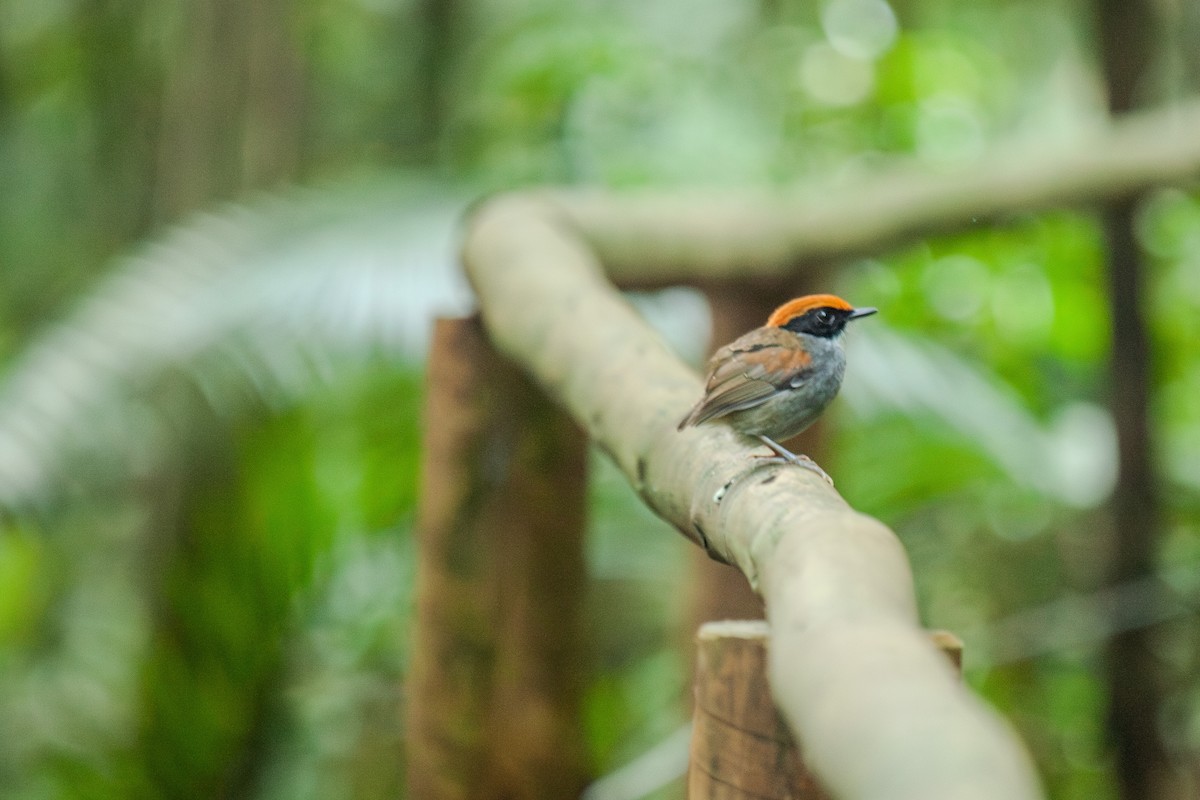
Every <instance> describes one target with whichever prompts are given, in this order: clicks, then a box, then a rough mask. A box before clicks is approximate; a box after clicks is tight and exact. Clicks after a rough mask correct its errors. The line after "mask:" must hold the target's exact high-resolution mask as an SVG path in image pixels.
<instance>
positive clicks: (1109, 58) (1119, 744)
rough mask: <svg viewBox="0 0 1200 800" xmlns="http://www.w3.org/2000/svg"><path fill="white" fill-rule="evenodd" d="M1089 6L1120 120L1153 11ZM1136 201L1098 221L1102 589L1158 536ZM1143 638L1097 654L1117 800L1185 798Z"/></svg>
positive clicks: (1144, 572)
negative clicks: (1108, 521) (1102, 261)
mask: <svg viewBox="0 0 1200 800" xmlns="http://www.w3.org/2000/svg"><path fill="white" fill-rule="evenodd" d="M1097 10H1098V14H1099V24H1100V31H1099V32H1100V42H1101V52H1102V58H1103V69H1104V77H1105V81H1106V83H1107V87H1108V103H1109V110H1110V112H1112V113H1113V114H1123V113H1126V112H1128V111H1130V110H1132V109H1133V108H1135V107H1136V106H1138V105H1139V104H1140V102H1141V101H1142V100H1143V99H1144V98H1145V96H1146V94H1147V91H1148V87H1147V82H1148V80H1149V75H1150V73H1151V67H1152V61H1153V56H1154V53H1155V42H1156V41H1157V40H1158V34H1159V33H1160V31H1158V30H1157V27H1156V21H1157V20H1156V9H1155V7H1154V4H1153V3H1151V2H1148V0H1101V1H1100V2H1099V3H1098V5H1097ZM1138 201H1139V198H1138V197H1137V196H1127V197H1123V198H1119V199H1117V200H1114V201H1113V202H1111V203H1109V204H1108V205H1107V206H1106V207H1105V209H1104V215H1103V221H1104V232H1105V238H1106V240H1107V246H1108V284H1109V285H1108V292H1109V304H1110V314H1111V317H1112V356H1111V359H1110V370H1111V379H1110V383H1111V387H1112V388H1111V391H1112V407H1113V418H1114V420H1115V423H1116V428H1117V446H1118V478H1119V481H1118V484H1117V488H1116V490H1115V492H1114V495H1113V499H1112V514H1113V521H1114V526H1113V527H1114V536H1115V541H1114V542H1113V545H1114V546H1113V557H1112V558H1113V561H1112V566H1111V568H1110V570H1109V576H1108V580H1109V582H1110V584H1112V585H1119V584H1125V583H1129V582H1132V581H1137V580H1144V579H1146V578H1148V577H1151V576H1153V575H1154V574H1155V562H1156V555H1157V551H1158V543H1159V539H1160V537H1161V532H1160V527H1161V519H1162V512H1161V506H1160V500H1159V493H1158V486H1157V480H1156V476H1155V474H1154V466H1153V463H1154V457H1153V439H1152V433H1151V425H1150V390H1151V381H1152V380H1153V375H1152V369H1151V359H1152V353H1151V348H1150V340H1149V334H1148V332H1147V329H1146V309H1145V303H1146V301H1147V298H1146V291H1145V264H1144V261H1143V258H1142V253H1141V250H1140V248H1139V246H1138V241H1137V235H1136V228H1135V222H1136V219H1135V218H1136V213H1137V209H1138V205H1139V202H1138ZM1118 613H1121V612H1120V611H1118ZM1153 633H1154V632H1153V630H1151V629H1146V628H1142V629H1138V630H1131V631H1124V632H1122V633H1118V634H1117V635H1116V636H1115V637H1113V639H1112V640H1110V642H1109V645H1108V651H1107V653H1106V665H1107V682H1108V696H1109V709H1108V730H1109V736H1110V739H1111V741H1112V744H1113V747H1114V748H1115V757H1116V772H1117V780H1118V784H1119V787H1120V796H1121V797H1122V798H1125V799H1126V800H1155V799H1157V798H1163V799H1164V800H1165V799H1166V798H1182V797H1184V796H1185V793H1186V789H1185V787H1184V786H1183V785H1182V783H1181V782H1180V777H1181V776H1179V775H1178V774H1177V773H1175V772H1174V770H1173V768H1172V764H1171V758H1170V755H1169V752H1168V749H1167V745H1166V743H1165V742H1164V739H1163V734H1162V730H1161V727H1160V725H1159V724H1158V718H1159V710H1160V708H1161V707H1162V699H1163V689H1162V685H1161V684H1162V671H1161V669H1160V665H1159V664H1158V659H1157V657H1156V655H1155V653H1154V651H1153V649H1152V637H1153Z"/></svg>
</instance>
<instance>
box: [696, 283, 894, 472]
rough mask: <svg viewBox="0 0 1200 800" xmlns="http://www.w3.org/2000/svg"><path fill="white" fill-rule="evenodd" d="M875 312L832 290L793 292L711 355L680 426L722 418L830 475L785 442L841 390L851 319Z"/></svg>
mask: <svg viewBox="0 0 1200 800" xmlns="http://www.w3.org/2000/svg"><path fill="white" fill-rule="evenodd" d="M874 313H875V309H874V308H854V307H853V306H851V305H850V304H849V303H847V302H846V301H845V300H843V299H842V298H840V297H837V296H836V295H832V294H810V295H807V296H805V297H798V298H796V299H795V300H790V301H788V302H786V303H784V304H783V305H781V306H780V307H779V308H777V309H775V311H774V312H772V314H771V316H770V317H769V318H768V319H767V324H766V325H764V326H763V327H761V328H755V329H754V330H752V331H750V332H749V333H747V334H745V335H743V336H741V337H739V338H738V339H736V340H734V341H733V342H732V343H730V344H727V345H725V346H724V347H722V348H721V349H720V350H718V351H717V352H716V353H714V354H713V356H712V358H711V359H710V360H709V362H708V374H707V377H706V379H705V385H704V396H703V397H701V398H700V402H698V403H696V405H695V407H694V408H692V410H691V411H690V412H689V413H688V415H687V416H686V417H684V418H683V420H682V421H681V422H680V423H679V430H683V429H684V428H686V427H688V426H690V425H700V424H702V423H705V422H708V421H709V420H714V419H724V420H725V421H726V422H728V423H729V425H730V426H731V427H732V428H733V429H734V430H735V431H738V432H739V433H743V434H746V435H748V436H756V437H758V438H759V439H761V440H762V442H763V443H764V444H765V445H766V446H767V447H769V448H771V450H773V451H774V452H775V453H776V457H775V458H774V460H777V461H781V462H787V463H791V464H797V465H799V466H802V467H806V468H808V469H811V470H813V471H814V472H816V473H817V474H819V475H820V476H821V477H822V478H824V479H825V480H827V481H829V482H830V483H831V484H832V483H833V481H832V480H831V479H830V477H829V476H828V475H827V474H826V473H825V470H823V469H821V468H820V467H819V466H817V464H816V462H814V461H813V460H812V459H810V458H809V457H808V456H804V455H796V454H795V453H792V452H791V451H789V450H788V449H787V448H785V447H784V446H783V445H781V444H779V440H781V439H789V438H791V437H792V436H795V435H796V434H798V433H800V431H802V430H804V429H805V428H807V427H808V426H809V425H811V424H812V423H813V422H814V421H815V420H816V418H817V417H818V416H820V415H821V412H822V411H824V410H825V407H826V406H828V405H829V402H830V401H831V400H833V398H834V397H835V396H836V395H837V393H838V389H839V388H841V385H842V375H843V374H844V373H845V371H846V351H845V349H844V347H843V345H842V334H843V333H844V332H845V330H846V323H847V322H849V321H850V320H852V319H858V318H859V317H866V316H869V315H871V314H874Z"/></svg>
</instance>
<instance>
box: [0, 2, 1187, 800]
mask: <svg viewBox="0 0 1200 800" xmlns="http://www.w3.org/2000/svg"><path fill="white" fill-rule="evenodd" d="M1122 15H1124V17H1123V18H1122V19H1118V18H1120V17H1122ZM1122 25H1125V26H1127V27H1126V28H1122V27H1121V26H1122ZM1123 30H1125V31H1128V34H1129V37H1128V38H1129V41H1128V42H1126V43H1125V44H1124V45H1122V47H1125V49H1124V50H1122V49H1121V48H1116V49H1115V50H1114V48H1113V47H1111V46H1110V47H1109V50H1108V51H1107V56H1106V52H1105V48H1104V47H1103V41H1104V40H1105V35H1104V32H1105V31H1109V32H1111V31H1118V32H1120V31H1123ZM1109 38H1110V41H1111V39H1112V37H1111V36H1110V37H1109ZM1116 51H1120V52H1125V53H1127V54H1128V53H1132V54H1133V56H1134V57H1133V58H1132V60H1131V61H1129V62H1127V63H1126V64H1125V65H1124V67H1123V68H1122V69H1117V68H1116V67H1114V63H1115V62H1114V55H1113V53H1114V52H1116ZM1106 58H1107V60H1106ZM1114 79H1115V82H1114ZM1197 85H1200V4H1195V3H1188V2H1162V3H1156V4H1151V3H1094V4H1089V3H1083V2H1078V0H1049V2H1026V1H1024V0H983V1H981V2H974V3H955V2H948V0H893V1H892V2H890V3H889V2H886V1H885V0H828V1H827V2H823V3H806V2H787V1H786V0H760V2H749V1H748V0H745V1H743V0H737V1H736V2H731V1H730V0H701V1H700V2H682V0H649V1H648V2H633V1H632V0H630V1H629V2H599V1H598V0H593V1H591V2H589V1H588V0H576V1H575V2H549V1H548V0H296V1H295V2H289V1H288V0H263V2H256V3H241V2H236V1H235V0H183V2H179V3H160V2H156V0H108V1H107V2H105V1H104V0H56V2H45V0H0V185H3V186H4V187H5V189H4V191H3V192H2V193H0V506H2V507H3V509H4V514H3V516H0V525H2V529H0V794H3V796H5V797H14V798H43V797H60V796H81V797H168V796H169V797H206V798H209V797H255V798H307V797H311V798H371V797H384V796H389V797H391V796H396V795H397V794H400V793H402V789H403V785H404V758H403V753H404V734H403V725H402V723H403V708H404V688H403V687H404V676H405V671H406V665H407V663H408V659H409V654H408V646H409V639H408V634H409V626H410V623H411V620H412V604H413V572H414V542H413V536H412V528H413V522H414V510H415V504H416V498H417V487H418V474H417V473H418V462H419V455H420V454H419V447H420V441H421V411H420V409H421V402H422V399H421V398H422V374H423V364H422V359H423V356H424V348H425V345H426V343H427V337H428V330H429V326H430V322H431V319H432V317H433V315H434V314H435V313H444V312H461V311H463V310H466V309H468V308H469V307H470V300H469V295H468V293H467V291H466V288H465V286H464V285H463V283H462V280H461V278H459V277H458V273H457V267H456V264H455V242H456V236H457V229H458V225H459V219H460V218H461V215H462V214H463V213H464V212H465V209H466V208H467V205H468V203H469V202H470V201H471V200H472V199H474V198H477V197H479V196H482V195H485V194H488V193H491V192H495V191H500V190H506V189H513V188H520V187H524V186H531V185H543V184H554V185H572V186H603V187H610V188H613V189H617V190H626V189H628V190H640V189H691V188H703V189H706V190H715V191H718V192H720V191H725V190H730V191H732V190H736V189H739V188H744V187H760V188H761V187H768V188H769V187H780V188H783V187H788V188H789V190H791V191H799V192H802V193H806V194H809V195H811V196H813V197H819V196H821V194H822V193H823V192H826V191H833V190H837V189H842V188H844V187H846V186H853V185H856V183H857V182H862V181H865V180H867V179H869V178H870V177H871V176H873V175H875V174H877V173H878V172H879V171H880V170H882V169H884V168H886V167H887V166H889V165H891V164H893V163H897V162H901V163H904V164H907V165H909V166H915V167H917V168H919V169H920V170H923V171H925V172H926V173H928V174H948V173H952V172H954V171H962V170H969V169H971V168H972V167H973V165H977V164H981V163H986V162H988V160H989V159H992V158H994V157H995V154H996V153H1000V152H1004V153H1007V154H1011V153H1013V152H1018V153H1019V152H1022V151H1024V150H1027V151H1028V152H1030V153H1037V154H1044V153H1045V152H1047V151H1048V149H1051V148H1054V147H1060V148H1064V150H1065V151H1069V150H1070V149H1071V148H1072V147H1075V146H1077V143H1078V142H1082V141H1086V140H1087V137H1088V136H1089V135H1091V134H1092V133H1094V132H1096V131H1100V130H1103V129H1104V127H1105V126H1106V125H1107V124H1108V120H1109V116H1110V113H1111V112H1112V111H1113V110H1114V109H1115V110H1117V111H1125V110H1128V109H1130V108H1133V107H1135V106H1141V107H1165V106H1169V105H1171V104H1173V103H1180V102H1183V100H1184V98H1186V97H1187V96H1188V95H1189V93H1191V92H1194V91H1195V89H1196V87H1197ZM1114 92H1115V93H1116V95H1118V96H1119V98H1120V102H1118V103H1117V104H1116V105H1115V106H1114V103H1113V98H1114ZM1131 219H1132V224H1133V228H1132V230H1133V231H1134V233H1135V235H1136V242H1137V245H1138V247H1139V252H1140V254H1141V256H1142V259H1141V260H1142V264H1141V272H1140V276H1139V281H1140V285H1141V286H1142V287H1143V289H1144V295H1143V297H1142V302H1141V303H1140V304H1135V308H1136V309H1138V310H1140V311H1141V312H1142V314H1141V315H1142V318H1144V321H1145V324H1146V331H1147V335H1148V337H1149V338H1148V340H1149V344H1150V348H1151V353H1152V356H1151V358H1150V359H1149V362H1148V372H1147V387H1146V388H1147V390H1148V406H1147V407H1146V413H1147V414H1148V419H1149V421H1150V423H1151V427H1150V434H1151V435H1150V438H1149V440H1148V442H1146V446H1147V448H1148V450H1147V453H1148V458H1149V464H1150V465H1151V466H1152V473H1150V474H1151V479H1152V482H1151V483H1150V484H1149V485H1148V486H1147V487H1144V488H1146V489H1147V490H1148V491H1149V492H1150V494H1149V495H1148V496H1149V497H1151V498H1152V502H1153V506H1152V507H1148V508H1147V514H1146V517H1145V519H1144V520H1142V523H1141V524H1140V525H1139V530H1138V533H1139V535H1140V536H1143V537H1144V541H1145V547H1144V549H1143V552H1142V553H1141V555H1140V556H1139V557H1140V558H1141V559H1142V565H1143V566H1145V567H1146V569H1145V570H1143V572H1144V573H1145V574H1136V573H1135V574H1133V576H1132V577H1130V573H1129V571H1128V570H1123V569H1122V565H1121V563H1120V560H1121V558H1122V557H1123V554H1124V553H1125V551H1124V550H1122V548H1121V547H1120V546H1119V543H1120V541H1121V536H1120V531H1119V530H1117V528H1118V527H1119V526H1116V525H1114V522H1113V520H1114V515H1113V504H1112V502H1111V501H1112V497H1113V492H1114V488H1115V487H1116V486H1117V485H1118V484H1117V476H1118V457H1117V444H1116V442H1117V438H1118V435H1117V426H1116V425H1115V424H1114V417H1113V414H1112V409H1113V408H1114V407H1115V406H1114V403H1115V402H1116V401H1115V400H1114V392H1113V389H1112V387H1113V382H1112V379H1111V370H1110V352H1111V341H1112V331H1113V320H1114V319H1115V318H1116V317H1117V316H1119V315H1121V314H1124V313H1126V312H1127V311H1128V309H1129V306H1128V305H1124V304H1123V301H1124V299H1125V298H1122V297H1118V298H1117V301H1116V302H1115V303H1114V302H1111V301H1112V298H1111V297H1110V293H1109V291H1108V288H1107V287H1108V277H1107V274H1108V273H1107V271H1106V270H1107V269H1108V266H1107V261H1106V253H1108V252H1109V249H1108V247H1107V246H1106V241H1108V240H1106V230H1105V220H1106V216H1105V215H1104V214H1103V213H1101V212H1100V211H1099V210H1098V209H1095V208H1092V209H1083V210H1076V211H1053V212H1039V213H1029V214H1026V215H1020V216H1016V217H1013V218H1010V219H1006V220H1004V221H1003V222H1002V224H993V223H988V224H980V225H978V226H975V227H973V228H972V229H970V230H968V231H966V232H960V233H954V234H950V235H945V236H938V237H929V238H926V239H924V240H922V241H920V242H916V243H910V244H907V245H905V246H903V247H900V248H897V249H894V250H891V251H888V252H883V253H879V254H876V255H874V256H872V257H869V258H856V259H853V260H850V261H847V262H846V263H843V264H839V265H838V269H837V270H836V271H834V272H831V273H830V275H829V281H830V286H829V287H828V288H829V289H830V290H834V291H837V292H839V293H841V294H843V295H844V296H846V297H848V298H850V299H851V301H852V302H855V303H858V304H862V305H873V306H877V307H879V308H880V310H881V314H880V315H879V316H878V317H876V318H873V319H872V321H871V324H870V326H867V325H864V326H862V328H861V330H855V331H854V332H853V334H852V339H851V352H850V371H849V376H848V379H847V385H846V389H845V392H844V399H843V400H842V401H840V402H839V404H838V405H837V406H836V407H835V409H834V410H833V412H832V413H831V416H832V417H833V420H832V424H831V426H830V429H829V431H828V448H827V452H828V455H827V456H826V463H825V466H826V467H827V468H828V469H829V470H830V471H831V472H832V473H833V474H835V475H836V476H837V479H838V489H839V490H840V491H841V492H842V494H843V495H844V496H845V497H846V498H847V500H848V501H849V502H850V503H851V505H853V506H854V507H855V508H858V509H860V510H863V511H865V512H867V513H870V514H872V515H875V516H877V517H879V518H880V519H882V520H883V521H884V522H886V523H887V524H888V525H889V526H890V527H892V528H893V529H894V530H896V531H897V533H898V534H899V535H900V537H901V539H902V540H903V542H904V544H905V546H906V547H907V549H908V552H909V555H910V558H911V559H912V561H913V565H914V572H915V575H916V580H917V587H918V592H919V599H920V603H921V608H922V617H923V619H924V620H925V622H926V623H927V624H928V625H929V626H931V627H940V628H948V629H950V630H953V631H955V632H957V633H958V634H960V635H961V636H962V637H963V638H964V639H965V640H966V643H967V660H966V677H967V680H968V682H969V684H970V685H971V686H972V687H973V688H974V689H975V690H976V691H978V692H979V693H981V694H982V695H983V696H984V697H985V698H986V699H987V700H988V701H989V702H990V703H992V704H993V705H994V706H995V707H996V708H997V709H998V710H999V711H1000V712H1001V713H1002V714H1004V715H1005V716H1006V717H1007V718H1008V719H1009V720H1011V721H1012V723H1013V724H1014V725H1015V726H1016V728H1017V729H1018V731H1019V733H1020V734H1021V736H1022V737H1023V739H1024V741H1025V742H1026V743H1027V745H1028V746H1029V748H1030V750H1031V751H1032V753H1033V755H1034V757H1035V759H1036V761H1037V764H1038V767H1039V769H1040V771H1041V773H1042V776H1043V778H1044V780H1045V782H1046V784H1047V787H1048V790H1049V793H1050V795H1051V796H1052V797H1055V798H1089V799H1095V798H1098V799H1100V800H1103V799H1104V798H1116V797H1134V796H1138V797H1151V796H1161V797H1170V796H1180V797H1182V796H1187V795H1186V794H1179V793H1178V792H1188V791H1195V787H1196V786H1197V783H1196V782H1197V781H1200V681H1198V679H1197V676H1200V628H1198V627H1197V625H1196V617H1195V598H1196V597H1197V592H1198V591H1200V569H1198V567H1200V514H1198V512H1200V502H1198V500H1200V494H1198V490H1200V402H1198V401H1197V398H1198V397H1200V336H1198V335H1197V334H1200V313H1198V312H1200V195H1198V194H1197V193H1196V191H1195V190H1194V188H1193V189H1179V188H1170V189H1163V190H1159V191H1154V192H1151V193H1148V194H1147V195H1145V196H1144V197H1141V198H1139V202H1138V204H1137V205H1136V209H1135V211H1134V212H1133V216H1132V218H1131ZM1110 221H1111V220H1110ZM781 299H782V298H781ZM634 300H635V302H636V303H637V304H638V305H639V307H641V308H642V309H643V310H644V311H645V313H646V314H647V315H648V316H649V317H650V318H651V319H652V320H653V321H654V322H655V323H656V324H657V325H659V326H660V327H661V329H662V331H663V334H664V336H666V337H667V338H668V339H670V340H671V341H672V342H673V343H674V344H675V345H676V346H677V347H678V348H679V349H680V351H681V352H683V353H684V354H685V355H686V356H687V357H689V358H691V359H692V360H693V361H697V362H698V361H699V359H700V358H701V357H702V353H703V350H704V347H705V338H706V332H705V331H706V324H707V323H706V320H705V313H706V312H705V302H704V298H703V296H702V295H700V294H698V293H696V292H694V291H691V290H686V289H672V290H668V291H663V292H657V293H652V294H643V295H639V296H637V297H635V298H634ZM1114 309H1115V311H1114ZM593 473H594V475H593V481H592V490H591V491H592V496H593V497H592V501H593V502H592V513H591V518H590V522H589V525H590V531H589V538H588V567H589V573H590V584H589V587H588V604H587V611H586V631H587V636H588V639H589V642H590V644H589V648H590V650H589V659H588V663H587V664H586V665H581V667H580V668H581V670H582V671H583V672H584V673H585V675H586V681H587V683H586V685H587V689H586V695H585V696H586V702H585V707H586V720H585V722H586V727H587V741H588V748H589V752H588V761H589V768H590V770H591V771H592V772H593V773H594V774H595V775H597V776H599V775H603V774H605V773H607V772H610V771H611V770H614V769H617V768H619V767H620V766H622V765H624V764H626V763H628V762H630V761H631V760H633V759H636V758H637V757H638V756H639V755H641V754H643V753H645V752H647V751H650V750H652V749H653V748H654V747H655V746H656V745H659V744H661V743H662V742H663V741H668V742H670V741H672V738H671V737H672V736H673V735H676V734H677V732H678V731H679V730H680V727H681V726H682V725H684V724H685V723H686V720H687V717H688V708H687V703H686V697H687V693H688V684H687V681H688V674H689V666H688V663H687V660H688V655H687V648H686V647H682V646H680V643H681V642H682V641H685V640H686V638H687V636H688V635H690V633H689V628H688V622H689V620H690V619H691V617H690V610H689V602H690V595H689V587H690V586H691V581H690V576H691V575H692V572H691V565H692V563H693V562H692V556H691V554H690V553H689V548H690V547H691V546H690V545H689V544H688V543H687V542H686V541H684V540H683V539H682V538H681V537H679V536H678V535H676V534H674V533H672V532H671V531H669V530H667V529H665V527H664V526H663V525H662V523H660V522H658V521H657V520H655V519H654V518H653V517H652V516H650V515H649V514H648V513H647V512H646V511H645V510H644V509H642V508H641V506H640V505H639V504H638V502H637V500H636V499H635V498H634V497H633V495H632V494H631V493H630V492H629V490H628V489H627V488H626V487H625V485H624V484H623V482H622V481H621V479H620V478H619V477H618V476H617V475H616V474H615V473H614V472H613V471H612V470H611V468H610V467H609V466H608V465H607V463H606V462H605V461H604V459H603V458H602V457H600V456H596V457H595V458H594V459H593ZM1130 635H1133V636H1136V637H1137V639H1136V643H1137V645H1138V647H1139V648H1140V650H1139V652H1141V653H1142V654H1143V655H1144V656H1145V657H1144V658H1143V659H1142V660H1141V661H1140V662H1138V663H1139V665H1140V666H1139V667H1138V670H1137V671H1136V673H1130V672H1128V671H1124V670H1122V669H1114V666H1113V665H1114V663H1123V662H1119V661H1118V662H1114V653H1115V652H1119V651H1118V650H1117V649H1116V647H1117V645H1118V644H1119V643H1120V642H1121V641H1126V642H1127V641H1128V640H1122V638H1121V637H1128V636H1130ZM1130 682H1132V683H1133V684H1134V685H1135V686H1136V687H1139V691H1136V692H1134V694H1135V698H1134V700H1135V701H1136V702H1137V703H1141V704H1142V705H1141V706H1139V708H1140V709H1141V714H1140V715H1134V717H1133V718H1135V719H1137V720H1140V724H1141V727H1137V728H1134V729H1130V728H1129V727H1128V724H1129V720H1130V719H1131V718H1130V717H1129V716H1127V715H1126V716H1123V715H1122V714H1121V713H1119V712H1115V711H1114V709H1116V708H1118V706H1119V701H1118V696H1119V692H1118V694H1114V688H1117V689H1118V690H1119V689H1120V688H1121V686H1122V685H1123V684H1127V683H1130ZM1126 696H1127V695H1126ZM1122 720H1123V721H1122ZM1123 726H1124V727H1123ZM1135 739H1136V740H1137V741H1144V742H1145V743H1147V744H1146V746H1147V747H1149V748H1150V749H1151V751H1152V753H1151V756H1150V757H1148V758H1146V759H1144V760H1143V761H1142V762H1139V763H1143V764H1151V765H1154V766H1152V768H1151V770H1150V771H1148V772H1143V773H1141V777H1142V778H1144V779H1145V780H1146V781H1148V782H1147V783H1145V784H1144V785H1143V788H1144V789H1145V791H1146V792H1153V794H1150V793H1148V794H1131V793H1130V790H1129V783H1128V778H1129V775H1130V774H1136V770H1134V772H1133V773H1131V772H1130V770H1131V769H1132V768H1131V767H1130V766H1129V763H1128V762H1127V761H1125V760H1123V759H1125V757H1126V754H1127V751H1128V743H1129V742H1131V741H1133V740H1135ZM1123 742H1124V743H1125V744H1124V745H1123V744H1122V743H1123ZM669 760H670V759H668V761H669ZM1154 770H1158V771H1159V772H1158V773H1156V774H1152V773H1153V772H1154ZM1156 775H1157V776H1156ZM671 776H672V773H671V770H670V769H667V770H666V772H665V774H664V776H663V779H662V782H663V784H664V785H663V787H661V788H659V789H656V790H655V791H656V792H657V794H655V795H654V796H658V797H679V796H681V792H682V790H681V786H682V784H681V782H680V781H679V780H678V778H675V779H672V777H671ZM1151 785H1153V786H1154V787H1159V788H1153V789H1152V788H1147V787H1150V786H1151ZM1122 786H1125V787H1126V788H1125V789H1122V788H1121V787H1122ZM1180 787H1184V788H1180Z"/></svg>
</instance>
